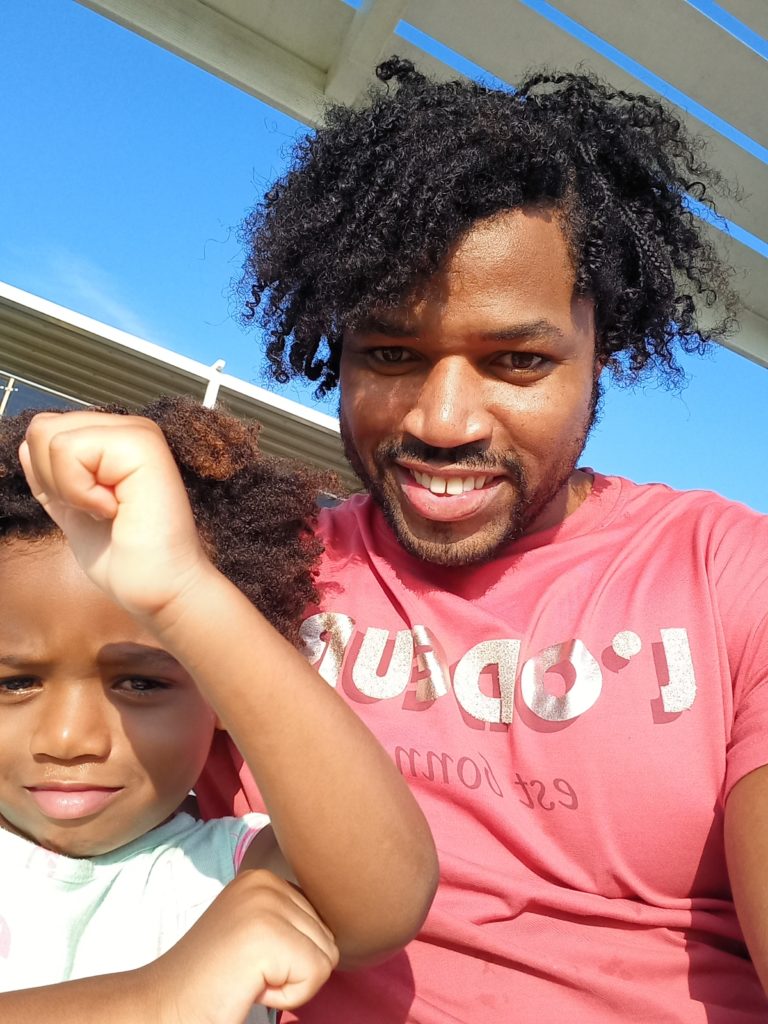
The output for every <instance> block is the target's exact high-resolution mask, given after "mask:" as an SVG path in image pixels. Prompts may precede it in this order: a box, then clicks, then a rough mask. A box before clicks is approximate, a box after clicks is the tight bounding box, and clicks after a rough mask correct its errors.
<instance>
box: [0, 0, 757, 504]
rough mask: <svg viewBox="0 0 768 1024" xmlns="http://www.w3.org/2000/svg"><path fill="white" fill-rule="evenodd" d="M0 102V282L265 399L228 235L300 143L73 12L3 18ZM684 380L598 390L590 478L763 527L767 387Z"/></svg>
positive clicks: (14, 8) (226, 94)
mask: <svg viewBox="0 0 768 1024" xmlns="http://www.w3.org/2000/svg"><path fill="white" fill-rule="evenodd" d="M709 6H713V5H709ZM0 101H2V109H3V127H2V131H3V145H2V152H0V225H1V226H2V230H1V231H0V280H4V281H7V282H9V283H10V284H13V285H16V286H17V287H19V288H23V289H26V290H27V291H30V292H33V293H35V294H37V295H41V296H43V297H44V298H47V299H51V300H52V301H54V302H58V303H61V304H62V305H65V306H68V307H70V308H72V309H75V310H77V311H79V312H81V313H85V314H87V315H89V316H92V317H95V318H96V319H99V320H103V321H105V322H106V323H110V324H113V325H115V326H117V327H120V328H122V329H124V330H127V331H130V332H132V333H134V334H138V335H139V336H141V337H144V338H147V339H149V340H150V341H153V342H156V343H157V344H160V345H164V346H167V347H169V348H172V349H174V350H175V351H178V352H182V353H184V354H186V355H189V356H192V357H194V358H196V359H199V360H201V361H203V362H206V363H212V362H213V361H214V360H215V359H218V358H224V359H225V360H226V363H227V370H228V371H229V372H230V373H234V374H236V375H238V376H240V377H242V378H244V379H246V380H251V381H255V382H257V383H259V384H262V385H264V384H265V383H266V382H265V381H264V379H263V377H262V359H261V355H260V350H259V345H258V337H257V336H256V335H255V334H254V333H253V332H251V333H248V332H245V331H243V329H242V328H241V327H240V326H239V325H238V324H237V322H236V321H235V319H234V317H233V313H234V312H235V311H236V309H235V306H234V300H233V299H232V297H231V293H230V282H231V281H232V279H233V278H234V277H236V276H237V274H238V270H239V266H240V262H241V253H240V250H239V246H238V243H237V238H236V235H237V228H238V225H239V223H240V221H241V220H242V217H243V215H244V214H245V212H246V211H247V209H248V208H249V206H250V205H251V204H252V203H253V202H255V200H256V199H257V198H258V196H259V195H260V193H261V192H263V190H264V189H265V187H266V185H267V184H268V183H269V182H270V181H271V180H272V179H273V178H274V177H275V176H276V175H277V174H279V173H280V171H281V170H282V169H283V168H284V167H285V165H286V159H287V156H288V154H289V151H290V146H291V141H292V139H293V138H294V137H295V136H296V134H297V133H299V132H301V131H303V128H302V126H301V125H299V124H297V123H296V122H295V121H293V120H291V119H290V118H288V117H286V116H284V115H282V114H280V113H278V112H277V111H275V110H273V109H272V108H271V107H268V106H266V105H264V104H262V103H260V102H259V101H258V100H256V99H254V98H253V97H250V96H247V95H245V94H244V93H242V92H240V91H239V90H237V89H235V88H233V87H231V86H229V85H226V84H225V83H223V82H221V81H219V80H218V79H216V78H214V77H213V76H211V75H209V74H206V73H205V72H203V71H201V70H199V69H198V68H195V67H193V66H192V65H190V64H188V63H187V62H185V61H183V60H181V59H179V58H176V57H174V56H172V55H171V54H169V53H166V52H165V51H164V50H161V49H160V48H158V47H156V46H154V45H153V44H151V43H149V42H146V41H145V40H143V39H141V38H139V37H137V36H135V35H133V34H132V33H130V32H128V31H126V30H124V29H121V28H119V27H118V26H116V25H114V24H113V23H111V22H109V21H107V20H105V19H103V18H101V17H99V16H98V15H96V14H94V13H92V12H90V11H88V10H86V9H84V8H82V7H80V6H79V5H78V4H76V3H74V2H73V0H9V2H7V3H6V4H4V5H3V19H2V24H0ZM1 352H2V341H1V339H0V353H1ZM1 362H2V358H1V356H0V363H1ZM685 367H686V370H687V372H688V378H689V380H688V386H687V387H686V388H685V389H684V390H683V391H681V392H680V393H677V394H676V393H671V392H668V391H665V390H664V389H659V388H645V389H636V390H626V389H619V388H615V387H610V388H609V389H608V393H607V396H606V402H605V409H604V414H603V417H602V420H601V423H600V424H599V425H598V427H597V428H596V430H595V432H594V433H593V435H592V437H591V439H590V441H589V444H588V448H587V452H586V454H585V457H584V462H585V464H589V465H593V466H595V467H597V468H599V469H601V470H603V471H605V472H614V473H620V474H622V475H625V476H629V477H632V478H633V479H636V480H643V481H644V480H663V481H665V482H668V483H670V484H672V485H673V486H677V487H705V488H710V489H713V490H716V491H719V492H720V493H721V494H725V495H726V496H728V497H732V498H735V499H737V500H740V501H744V502H746V503H748V504H750V505H752V506H753V507H755V508H758V509H760V510H761V511H765V512H768V481H767V480H766V474H765V466H766V458H765V450H764V446H765V443H766V438H768V401H766V398H767V397H768V395H767V385H768V375H767V373H766V370H765V369H763V368H761V367H758V366H757V365H755V364H754V363H750V362H748V361H747V360H745V359H743V358H741V357H738V356H736V355H734V354H733V353H731V352H729V351H727V350H724V349H717V350H716V351H715V352H713V353H712V354H711V355H710V356H708V357H705V358H703V359H700V358H695V357H692V358H689V359H686V360H685ZM282 391H283V393H287V394H288V395H289V396H290V397H292V398H296V399H298V400H299V401H304V402H306V403H310V404H314V403H313V402H312V399H311V395H310V393H309V390H308V389H302V388H301V387H300V386H298V385H291V386H290V387H289V388H288V389H287V390H286V389H282ZM318 407H319V408H321V409H323V411H325V412H328V413H331V414H333V413H334V412H335V400H331V402H330V403H325V404H323V405H320V406H318Z"/></svg>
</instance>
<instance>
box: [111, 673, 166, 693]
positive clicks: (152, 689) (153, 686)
mask: <svg viewBox="0 0 768 1024" xmlns="http://www.w3.org/2000/svg"><path fill="white" fill-rule="evenodd" d="M112 689H113V690H117V692H118V693H124V694H128V695H129V696H131V697H143V696H144V695H145V694H146V695H149V694H153V693H157V692H158V691H160V690H168V689H170V687H169V685H168V683H163V682H161V681H160V680H159V679H145V678H144V677H143V676H129V677H128V678H126V679H119V680H118V681H117V682H116V683H115V684H114V686H113V687H112Z"/></svg>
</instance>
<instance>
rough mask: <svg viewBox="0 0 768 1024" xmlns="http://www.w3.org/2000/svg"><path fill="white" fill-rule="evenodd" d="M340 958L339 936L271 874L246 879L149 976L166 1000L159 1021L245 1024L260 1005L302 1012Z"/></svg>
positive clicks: (231, 888) (226, 891)
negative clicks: (332, 933)
mask: <svg viewBox="0 0 768 1024" xmlns="http://www.w3.org/2000/svg"><path fill="white" fill-rule="evenodd" d="M338 958H339V954H338V950H337V949H336V945H335V943H334V940H333V936H332V935H331V933H330V931H329V930H328V928H327V927H326V926H325V925H324V924H323V922H322V921H321V920H320V918H319V917H318V916H317V914H316V913H315V911H314V910H313V908H312V907H311V905H310V904H309V903H308V902H307V900H306V899H305V898H304V897H303V896H302V895H301V893H299V892H297V891H296V889H294V888H293V886H291V885H289V884H288V882H285V881H283V879H281V878H278V877H277V876H276V875H273V874H271V872H269V871H245V872H243V873H242V874H240V875H238V877H237V878H236V879H235V880H234V881H233V882H231V883H230V884H229V885H228V886H227V887H226V889H224V891H223V892H222V893H221V894H220V896H219V897H218V898H217V899H216V900H215V902H214V903H213V904H212V905H211V906H210V907H209V909H208V910H207V911H206V912H205V914H203V916H202V917H201V918H200V920H199V921H198V922H197V924H196V925H195V926H194V927H193V928H191V929H190V931H189V932H187V934H186V935H185V936H184V937H183V938H182V939H180V941H179V942H178V943H177V944H176V945H175V946H174V947H173V949H171V950H169V951H168V952H167V953H166V954H165V955H164V956H162V957H160V959H159V960H157V961H156V962H155V963H154V964H150V965H149V966H148V967H147V968H144V969H143V970H146V971H148V972H149V980H150V984H153V988H154V989H155V990H156V991H157V993H158V998H159V1000H160V1006H161V1010H160V1013H159V1014H158V1016H157V1020H158V1021H167V1020H169V1021H184V1022H185V1024H241V1022H242V1021H243V1020H245V1017H246V1015H247V1014H248V1011H249V1010H250V1009H251V1007H252V1005H253V1004H254V1003H260V1004H263V1005H266V1006H272V1007H275V1008H277V1009H288V1008H290V1007H294V1006H301V1004H302V1003H305V1002H306V1001H307V1000H308V999H311V998H312V996H313V995H314V994H315V993H316V992H317V991H318V989H319V988H320V987H321V986H322V985H323V984H324V983H325V981H326V980H327V979H328V976H329V975H330V973H331V971H332V970H333V968H334V967H335V966H336V964H337V962H338Z"/></svg>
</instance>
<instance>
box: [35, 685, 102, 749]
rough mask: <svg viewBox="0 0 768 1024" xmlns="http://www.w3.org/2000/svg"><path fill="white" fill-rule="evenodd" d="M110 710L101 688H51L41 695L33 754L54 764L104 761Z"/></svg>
mask: <svg viewBox="0 0 768 1024" xmlns="http://www.w3.org/2000/svg"><path fill="white" fill-rule="evenodd" d="M109 710H110V709H109V706H108V702H107V700H106V699H105V697H104V696H103V694H102V692H101V686H100V685H98V686H97V685H91V684H89V683H88V682H85V681H84V682H72V683H61V684H53V685H51V686H50V687H49V688H48V692H46V693H45V694H44V695H42V700H41V705H40V714H39V717H38V719H37V724H36V727H35V729H34V731H33V733H32V736H31V740H30V749H31V752H32V754H33V755H34V756H37V757H44V758H45V757H47V758H52V759H54V760H56V761H77V760H80V759H83V758H85V759H96V760H103V759H104V758H106V757H107V756H108V755H109V753H110V750H111V747H112V738H111V736H112V734H111V729H110V725H109Z"/></svg>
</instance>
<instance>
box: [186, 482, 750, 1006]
mask: <svg viewBox="0 0 768 1024" xmlns="http://www.w3.org/2000/svg"><path fill="white" fill-rule="evenodd" d="M321 529H322V535H323V538H324V541H325V544H326V552H325V556H324V563H323V567H322V577H321V581H322V611H321V612H319V613H316V614H313V615H310V616H309V618H307V620H306V621H305V623H304V626H303V637H304V642H305V645H306V651H307V655H308V657H310V659H311V660H312V661H313V662H314V663H315V664H317V666H318V668H319V670H320V672H321V673H322V675H323V676H324V677H325V678H326V680H327V681H328V682H329V683H331V684H332V685H334V686H335V687H336V688H337V690H338V692H339V693H340V694H342V695H343V696H344V698H345V699H346V700H347V701H348V702H349V703H350V704H351V705H352V706H353V707H354V708H355V710H356V711H357V713H358V714H359V715H360V717H361V718H363V719H364V720H365V722H367V724H368V725H369V726H370V728H371V729H372V730H373V732H374V733H375V734H376V735H377V736H378V738H379V739H380V740H381V742H382V743H383V745H384V746H385V747H386V749H387V750H388V751H389V753H390V754H391V756H392V757H393V758H394V760H395V762H396V763H397V765H398V766H399V768H400V771H401V772H402V773H403V774H404V775H405V777H406V778H407V779H408V781H409V782H410V784H411V785H412V787H413V790H414V792H415V793H416V796H417V798H418V799H419V802H420V803H421V805H422V807H423V809H424V811H425V813H426V815H427V818H428V819H429V822H430V824H431V827H432V830H433V833H434V835H435V839H436V843H437V846H438V851H439V854H440V862H441V885H440V890H439V893H438V896H437V898H436V900H435V903H434V906H433V908H432V910H431V912H430V915H429V917H428V920H427V922H426V924H425V926H424V929H423V931H422V933H421V935H420V936H419V938H418V939H417V940H416V941H415V942H413V943H412V944H411V945H410V946H409V947H408V948H407V950H405V951H404V952H402V953H401V954H399V955H397V956H395V957H394V958H393V959H392V960H390V961H389V962H387V963H386V964H384V965H382V966H380V967H378V968H375V969H373V970H368V971H362V972H358V973H350V974H337V975H335V976H334V978H333V979H332V980H331V981H330V982H329V984H328V985H327V986H326V987H325V988H324V989H323V991H322V992H321V993H320V995H319V996H318V997H316V998H315V999H314V1000H313V1001H312V1003H310V1004H309V1005H308V1006H307V1007H305V1008H302V1009H301V1010H299V1011H297V1012H296V1015H295V1019H298V1020H300V1021H302V1022H306V1024H339V1022H345V1024H347V1022H348V1024H404V1022H406V1021H408V1022H413V1024H416V1022H418V1024H453V1022H461V1024H509V1022H511V1021H521V1022H526V1024H527V1022H535V1024H549V1022H552V1024H562V1022H564V1021H567V1022H569V1024H574V1022H575V1024H619V1022H622V1024H623V1022H626V1021H628V1020H634V1021H649V1022H654V1024H663V1022H670V1024H672V1022H674V1024H688V1022H701V1024H726V1022H727V1024H737V1022H752V1021H754V1022H757V1021H765V1020H766V1019H768V1000H766V998H765V996H764V995H763V992H762V990H761V987H760V985H759V983H758V981H757V977H756V975H755V972H754V969H753V968H752V965H751V963H750V961H749V959H748V956H747V953H746V950H745V947H744V943H743V939H742V936H741V932H740V929H739V925H738V922H737V919H736V915H735V912H734V907H733V903H732V901H731V895H730V887H729V883H728V876H727V872H726V867H725V858H724V854H723V804H724V800H725V797H726V795H727V793H728V791H729V789H730V788H731V787H732V786H733V785H734V783H735V782H737V781H738V780H739V779H740V778H741V777H742V776H744V775H745V774H747V773H748V772H750V771H752V770H753V769H754V768H756V767H759V766H761V765H763V764H766V763H768V617H767V616H766V612H768V518H766V517H763V516H759V515H758V514H756V513H753V512H751V511H749V510H747V509H745V508H744V507H742V506H739V505H735V504H732V503H730V502H727V501H725V500H723V499H721V498H719V497H717V496H716V495H713V494H709V493H703V492H691V493H679V492H675V491H672V490H670V489H669V488H667V487H664V486H662V485H651V486H645V487H640V486H636V485H634V484H631V483H629V482H628V481H626V480H621V479H617V478H607V477H602V476H600V475H597V476H596V477H595V485H594V489H593V491H592V494H591V496H590V497H589V498H588V499H587V500H586V501H585V502H584V503H583V504H582V505H581V507H580V508H579V509H578V510H577V511H576V512H575V513H573V515H571V516H570V517H568V519H567V520H566V521H565V522H564V523H563V524H561V526H559V527H556V528H553V529H551V530H548V531H546V532H542V533H539V534H534V535H531V536H529V537H526V538H523V539H522V540H521V541H519V542H518V543H516V544H514V545H512V546H511V547H510V548H509V549H508V551H507V552H506V553H505V555H504V556H503V557H502V558H500V559H497V560H495V561H494V562H492V563H490V564H488V565H483V566H479V567H460V568H441V567H436V566H430V565H428V564H425V563H423V562H419V561H418V560H416V559H414V558H412V557H411V556H409V555H407V554H405V553H404V552H403V551H402V549H401V548H400V547H399V545H398V544H397V542H396V541H395V539H394V537H393V536H392V534H391V533H390V531H389V529H388V528H387V527H386V525H385V524H384V522H383V519H382V517H381V515H380V513H379V512H378V510H377V509H376V508H375V506H374V505H373V504H372V503H371V502H370V500H368V499H367V498H363V497H357V498H354V499H352V500H350V501H348V502H346V503H345V504H344V505H343V506H341V507H339V508H337V509H332V510H329V511H326V512H324V513H323V517H322V521H321ZM287 685H289V683H288V681H287ZM233 759H234V760H233ZM241 763H242V762H241V760H238V759H237V756H236V755H235V754H233V752H232V751H231V750H229V749H227V748H226V747H225V745H224V743H223V742H221V743H219V745H218V747H217V750H216V752H215V755H214V758H213V760H212V762H211V766H210V772H209V776H208V778H207V779H206V780H204V783H203V786H202V791H201V796H202V799H203V807H204V809H205V811H206V813H209V814H231V813H233V812H234V813H235V814H239V813H242V811H244V810H246V809H247V807H250V806H254V807H258V794H257V793H255V792H254V789H253V783H252V781H251V780H250V778H249V777H248V776H247V772H245V771H242V772H241V775H242V777H241V779H240V780H239V781H238V779H237V776H236V774H235V769H236V768H237V767H238V765H241ZM354 767H355V766H354V765H353V764H352V765H350V771H354ZM766 870H768V867H767V868H766ZM291 1019H294V1018H293V1017H291V1015H290V1014H286V1015H285V1016H284V1020H291Z"/></svg>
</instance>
